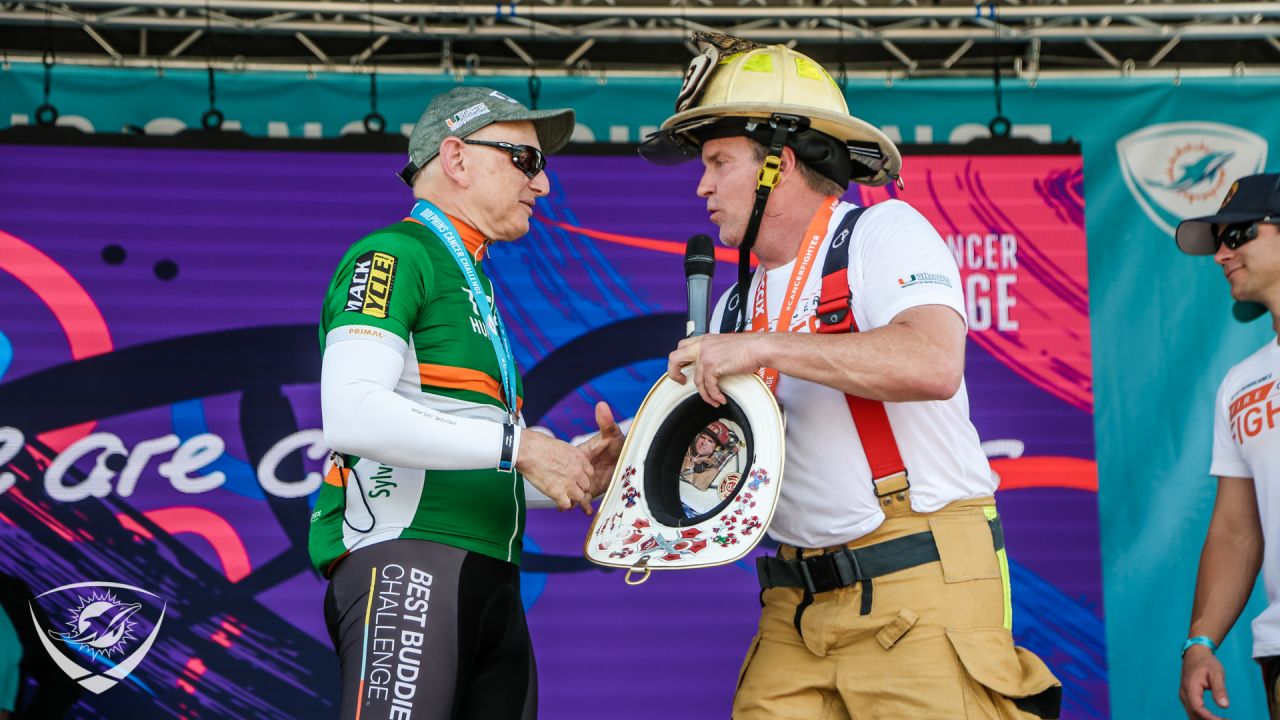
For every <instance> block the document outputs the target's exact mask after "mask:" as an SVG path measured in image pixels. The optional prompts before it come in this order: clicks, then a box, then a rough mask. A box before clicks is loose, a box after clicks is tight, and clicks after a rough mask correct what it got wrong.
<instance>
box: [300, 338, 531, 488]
mask: <svg viewBox="0 0 1280 720" xmlns="http://www.w3.org/2000/svg"><path fill="white" fill-rule="evenodd" d="M353 329H354V331H353ZM408 352H409V346H408V344H407V343H406V342H405V341H404V340H402V339H400V338H399V337H396V336H394V335H392V334H391V333H387V332H383V331H381V330H379V329H378V328H374V327H365V326H356V325H344V326H342V327H339V328H335V329H334V330H332V331H330V333H329V337H328V338H327V345H326V347H325V352H324V360H323V363H322V365H321V370H320V408H321V414H322V417H323V425H324V439H325V442H326V443H327V444H328V445H329V447H330V448H332V449H334V450H336V451H338V452H341V453H347V454H350V455H357V456H359V457H362V458H369V459H370V460H376V461H378V462H380V463H383V464H386V465H390V466H394V467H403V468H418V469H423V470H476V469H481V468H493V467H497V466H498V462H499V460H500V459H501V454H502V442H503V427H502V423H499V422H493V421H490V420H481V419H475V418H464V417H458V416H456V415H450V414H446V413H442V412H440V411H437V410H433V409H431V408H428V407H424V406H422V405H421V404H419V403H416V402H414V401H412V400H410V399H409V398H406V397H404V396H402V395H399V394H397V393H396V392H395V387H396V382H397V380H398V379H399V378H400V375H401V373H402V371H403V370H404V366H405V357H406V354H407V353H408ZM520 433H521V428H519V427H517V428H515V446H514V447H513V449H512V462H513V463H514V462H515V458H516V453H518V452H519V449H520V446H519V444H520Z"/></svg>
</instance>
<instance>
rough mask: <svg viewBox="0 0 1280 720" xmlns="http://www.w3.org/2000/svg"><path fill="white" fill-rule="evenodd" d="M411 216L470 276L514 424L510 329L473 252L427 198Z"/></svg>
mask: <svg viewBox="0 0 1280 720" xmlns="http://www.w3.org/2000/svg"><path fill="white" fill-rule="evenodd" d="M409 216H410V217H412V218H415V219H417V220H419V221H421V222H422V223H423V224H424V225H426V226H427V227H430V228H431V229H432V230H435V232H436V235H438V236H439V237H440V241H441V242H443V243H444V246H445V247H447V248H449V252H450V253H452V254H453V259H454V261H455V262H457V263H458V269H459V270H461V271H462V275H463V277H465V278H466V279H467V284H468V285H470V286H471V297H472V299H473V300H475V304H476V309H478V310H479V311H480V320H481V321H482V322H483V323H484V326H485V327H486V328H488V330H489V342H491V343H493V353H494V354H495V355H497V357H498V370H499V372H500V373H501V375H502V394H503V396H504V397H505V399H506V402H507V412H509V413H510V414H511V422H512V423H513V424H514V423H515V422H516V412H517V411H516V408H517V405H516V359H515V356H514V355H512V354H511V344H510V343H509V342H507V330H506V328H505V327H503V325H502V318H500V317H498V313H497V311H496V310H495V309H494V308H493V307H492V306H491V305H490V304H489V296H488V295H485V294H484V288H483V287H481V285H480V276H479V275H478V274H477V273H476V268H475V265H474V264H473V263H472V260H471V254H470V253H469V252H467V247H466V246H465V245H463V244H462V239H461V238H459V237H458V231H457V230H455V229H454V227H453V223H451V222H449V218H448V217H446V216H445V214H444V213H443V212H441V211H440V209H439V208H437V207H436V206H435V205H432V204H431V203H429V202H427V201H426V200H419V201H418V204H417V205H414V206H413V210H412V211H411V212H410V213H409Z"/></svg>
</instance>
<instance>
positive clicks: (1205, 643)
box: [1182, 635, 1218, 656]
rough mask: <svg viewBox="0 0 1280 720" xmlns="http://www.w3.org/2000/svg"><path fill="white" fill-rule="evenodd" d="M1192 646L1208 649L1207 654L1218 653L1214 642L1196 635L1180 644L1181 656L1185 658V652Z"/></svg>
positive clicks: (1216, 644) (1203, 636) (1207, 637)
mask: <svg viewBox="0 0 1280 720" xmlns="http://www.w3.org/2000/svg"><path fill="white" fill-rule="evenodd" d="M1192 645H1203V646H1205V647H1207V648H1209V652H1211V653H1216V652H1218V643H1216V642H1214V641H1213V638H1210V637H1209V636H1207V635H1196V636H1195V637H1189V638H1187V641H1186V642H1184V643H1182V655H1184V656H1185V655H1186V654H1187V651H1188V650H1190V649H1191V646H1192Z"/></svg>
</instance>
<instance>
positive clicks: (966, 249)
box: [944, 232, 1021, 332]
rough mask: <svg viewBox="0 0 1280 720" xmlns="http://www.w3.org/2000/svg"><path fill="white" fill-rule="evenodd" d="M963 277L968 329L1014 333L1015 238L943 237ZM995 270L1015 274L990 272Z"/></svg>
mask: <svg viewBox="0 0 1280 720" xmlns="http://www.w3.org/2000/svg"><path fill="white" fill-rule="evenodd" d="M944 239H945V241H946V243H947V248H948V249H950V250H951V254H952V256H953V257H955V260H956V265H957V266H959V268H960V274H961V277H963V278H964V296H965V308H966V310H967V314H968V316H969V329H970V330H977V331H982V330H990V329H991V328H992V327H994V328H995V329H996V331H998V332H1016V331H1017V330H1018V328H1019V327H1021V324H1020V323H1019V322H1018V320H1017V319H1016V318H1014V317H1013V309H1014V308H1015V307H1017V305H1018V300H1017V298H1016V297H1014V293H1013V291H1014V288H1013V285H1014V284H1015V283H1017V282H1018V275H1017V272H1016V271H1017V269H1018V236H1017V235H1014V234H1013V233H1004V232H1002V233H994V232H993V233H984V234H979V233H959V234H956V233H951V234H948V235H947V236H946V237H945V238H944ZM997 270H1005V271H1010V270H1011V271H1014V272H993V271H997Z"/></svg>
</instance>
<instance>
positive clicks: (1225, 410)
mask: <svg viewBox="0 0 1280 720" xmlns="http://www.w3.org/2000/svg"><path fill="white" fill-rule="evenodd" d="M1231 376H1232V373H1227V376H1226V377H1224V378H1223V379H1222V384H1220V385H1219V386H1218V393H1217V396H1216V397H1215V398H1214V401H1213V460H1212V462H1210V464H1209V474H1210V475H1216V476H1218V477H1238V478H1251V477H1253V471H1252V470H1250V469H1249V465H1248V464H1247V463H1245V460H1244V455H1243V454H1241V452H1240V445H1239V444H1237V443H1236V439H1235V436H1234V435H1233V434H1232V432H1231V417H1230V415H1229V411H1230V405H1231V399H1230V398H1229V397H1228V396H1227V393H1228V392H1230V390H1229V387H1228V385H1229V382H1230V380H1231Z"/></svg>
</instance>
